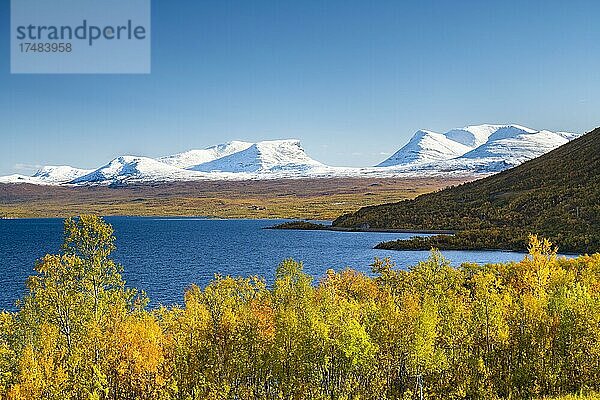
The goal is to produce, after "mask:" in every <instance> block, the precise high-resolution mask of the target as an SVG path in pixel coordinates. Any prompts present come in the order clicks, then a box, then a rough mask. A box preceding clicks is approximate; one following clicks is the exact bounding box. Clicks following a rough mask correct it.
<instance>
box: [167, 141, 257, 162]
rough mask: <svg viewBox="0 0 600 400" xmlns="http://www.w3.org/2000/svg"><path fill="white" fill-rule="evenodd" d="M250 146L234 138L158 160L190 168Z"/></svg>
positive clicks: (250, 144)
mask: <svg viewBox="0 0 600 400" xmlns="http://www.w3.org/2000/svg"><path fill="white" fill-rule="evenodd" d="M250 146H252V143H248V142H242V141H238V140H234V141H231V142H228V143H224V144H218V145H216V146H211V147H207V148H205V149H202V150H189V151H186V152H183V153H178V154H174V155H170V156H165V157H161V158H159V159H158V161H160V162H162V163H164V164H167V165H171V166H173V167H177V168H183V169H191V168H193V167H195V166H196V165H200V164H204V163H207V162H210V161H213V160H217V159H219V158H221V157H225V156H228V155H230V154H233V153H237V152H238V151H242V150H246V149H247V148H248V147H250Z"/></svg>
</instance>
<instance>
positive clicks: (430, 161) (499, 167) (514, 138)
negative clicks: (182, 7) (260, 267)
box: [0, 125, 579, 185]
mask: <svg viewBox="0 0 600 400" xmlns="http://www.w3.org/2000/svg"><path fill="white" fill-rule="evenodd" d="M578 136H579V134H575V133H569V132H551V131H547V130H542V131H537V130H535V129H530V128H526V127H523V126H520V125H471V126H466V127H464V128H457V129H452V130H450V131H448V132H445V133H437V132H433V131H427V130H420V131H417V132H416V133H415V134H414V136H413V137H412V138H411V139H410V141H409V142H408V143H407V144H406V145H405V146H404V147H402V148H401V149H400V150H398V151H397V152H396V153H395V154H394V155H393V156H391V157H390V158H388V159H387V160H385V161H384V162H382V163H381V164H379V165H378V166H376V167H367V168H356V167H331V166H327V165H325V164H322V163H320V162H318V161H316V160H314V159H312V158H311V157H309V156H308V155H307V154H306V152H305V151H304V149H303V148H302V146H301V144H300V141H298V140H295V139H287V140H270V141H263V142H258V143H248V142H240V141H233V142H229V143H225V144H221V145H217V146H212V147H208V148H206V149H203V150H190V151H187V152H183V153H179V154H175V155H171V156H165V157H161V158H158V159H153V158H148V157H138V156H121V157H117V158H115V159H114V160H112V161H110V162H109V163H108V164H106V165H104V166H102V167H100V168H97V169H95V170H84V169H78V168H73V167H68V166H60V167H55V166H50V167H44V168H42V169H40V170H39V171H38V172H36V173H35V174H34V175H33V176H24V175H10V176H5V177H0V183H29V184H35V185H59V184H69V185H110V184H128V183H145V182H173V181H198V180H249V179H280V178H330V177H365V178H379V177H414V176H440V175H443V176H450V175H452V176H473V175H489V174H492V173H496V172H500V171H503V170H505V169H507V168H510V167H513V166H515V165H518V164H521V163H522V162H525V161H527V160H530V159H532V158H535V157H538V156H540V155H542V154H544V153H546V152H548V151H550V150H553V149H555V148H557V147H559V146H561V145H563V144H565V143H567V142H568V141H570V140H572V139H574V138H576V137H578Z"/></svg>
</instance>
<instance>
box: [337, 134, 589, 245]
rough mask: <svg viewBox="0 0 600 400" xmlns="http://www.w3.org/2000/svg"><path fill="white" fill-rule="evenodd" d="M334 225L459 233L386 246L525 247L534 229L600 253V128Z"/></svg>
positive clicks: (360, 212) (554, 239)
mask: <svg viewBox="0 0 600 400" xmlns="http://www.w3.org/2000/svg"><path fill="white" fill-rule="evenodd" d="M333 226H334V227H341V228H366V227H369V228H387V229H419V230H422V229H431V230H433V229H442V230H452V231H455V232H456V235H454V236H443V235H439V236H434V237H431V238H420V239H417V238H415V239H412V240H409V241H394V242H387V243H382V244H381V245H379V246H378V247H379V248H385V249H428V248H430V247H438V248H441V249H482V248H494V249H511V250H523V249H525V247H526V244H527V236H528V234H530V233H534V234H539V235H541V236H544V237H546V238H549V239H551V240H552V242H553V243H555V244H556V245H558V246H559V249H560V250H561V251H564V252H580V253H593V252H600V128H597V129H595V130H594V131H592V132H589V133H588V134H586V135H583V136H581V137H580V138H577V139H575V140H573V141H571V142H569V143H567V144H565V145H563V146H561V147H559V148H557V149H555V150H553V151H551V152H549V153H547V154H545V155H543V156H541V157H539V158H536V159H533V160H531V161H528V162H525V163H524V164H521V165H520V166H518V167H515V168H512V169H509V170H506V171H504V172H502V173H499V174H497V175H493V176H490V177H488V178H484V179H481V180H478V181H474V182H471V183H466V184H464V185H460V186H456V187H452V188H448V189H445V190H442V191H440V192H435V193H430V194H425V195H422V196H419V197H417V198H416V199H414V200H407V201H402V202H399V203H392V204H384V205H381V206H372V207H365V208H362V209H360V210H358V211H357V212H355V213H353V214H346V215H343V216H341V217H339V218H338V219H336V220H335V221H334V222H333Z"/></svg>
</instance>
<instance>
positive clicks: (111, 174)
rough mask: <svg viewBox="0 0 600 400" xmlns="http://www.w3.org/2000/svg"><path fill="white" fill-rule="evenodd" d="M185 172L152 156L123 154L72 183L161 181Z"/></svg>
mask: <svg viewBox="0 0 600 400" xmlns="http://www.w3.org/2000/svg"><path fill="white" fill-rule="evenodd" d="M185 172H187V171H185V170H182V169H181V168H177V167H173V166H171V165H167V164H164V163H161V162H160V161H157V160H154V159H152V158H148V157H137V156H121V157H117V158H115V159H114V160H112V161H111V162H109V163H108V164H106V165H105V166H103V167H100V168H98V169H97V170H95V171H93V172H91V173H89V174H87V175H84V176H81V177H79V178H76V179H74V180H72V183H97V182H106V181H113V182H115V181H116V182H119V181H123V180H130V179H138V180H157V181H160V180H165V179H167V178H171V177H172V178H177V177H180V176H181V175H182V174H184V173H185Z"/></svg>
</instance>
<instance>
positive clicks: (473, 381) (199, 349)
mask: <svg viewBox="0 0 600 400" xmlns="http://www.w3.org/2000/svg"><path fill="white" fill-rule="evenodd" d="M114 240H115V239H114V237H113V230H112V228H111V227H110V225H108V224H106V223H104V221H103V220H102V219H100V218H98V217H93V216H82V217H80V218H77V219H68V220H66V222H65V238H64V244H63V247H62V249H61V251H60V253H59V254H55V255H47V256H45V257H44V258H43V259H41V260H40V261H39V262H38V263H37V265H36V267H35V270H36V273H35V275H34V276H32V277H31V278H30V279H29V281H28V283H27V286H28V292H27V294H26V295H25V296H24V298H23V299H22V300H21V301H20V302H19V303H18V311H17V312H15V313H8V312H3V313H1V314H0V398H3V399H182V400H183V399H411V398H415V396H416V395H417V394H418V392H420V391H421V389H422V391H423V396H424V397H425V398H428V399H500V398H506V399H508V398H512V399H519V398H542V397H544V398H555V397H557V396H561V395H569V396H571V395H572V396H573V397H568V398H573V399H575V398H582V397H579V395H580V394H581V393H582V392H587V391H593V390H598V389H600V255H593V256H581V257H578V258H575V259H565V258H560V257H557V256H556V251H555V249H553V248H552V246H551V244H550V243H549V242H548V241H546V240H541V239H538V238H537V237H534V236H532V237H531V240H530V245H529V255H528V256H526V257H525V258H524V259H523V261H521V262H518V263H507V264H496V265H485V266H481V265H476V264H464V265H462V266H461V267H459V268H453V267H451V266H450V265H449V264H448V262H447V261H446V260H444V258H443V257H442V256H441V254H440V253H439V252H437V251H433V252H432V254H431V256H430V258H429V259H428V260H427V261H425V262H422V263H419V264H418V265H415V266H413V267H411V268H410V269H408V270H402V269H397V268H395V267H394V265H392V264H391V263H390V262H389V261H388V260H376V261H375V262H374V264H373V266H372V268H373V273H372V274H371V275H369V276H367V275H364V274H361V273H358V272H356V271H353V270H344V271H342V272H334V271H328V272H327V274H326V275H325V276H324V277H322V278H321V279H320V280H319V281H318V282H315V281H313V279H312V278H311V277H310V276H308V275H307V274H305V273H303V271H302V264H301V263H297V262H295V261H292V260H286V261H283V262H282V263H281V264H280V265H279V267H278V268H277V272H276V279H275V281H274V282H273V283H272V284H268V283H267V282H265V281H264V280H263V279H261V278H259V277H249V278H234V277H223V276H217V277H215V279H214V280H213V281H212V282H211V283H210V284H209V285H208V286H206V287H205V288H200V287H197V286H192V287H190V288H189V289H188V290H187V291H186V293H185V302H184V304H183V305H182V306H174V307H170V308H164V307H163V308H158V309H149V308H148V306H147V305H148V300H147V298H146V296H145V295H144V293H143V292H139V291H136V290H134V289H131V288H128V287H127V286H126V285H125V282H124V280H123V279H122V277H121V271H122V269H121V267H120V266H119V265H117V264H115V263H114V262H113V261H112V260H111V252H112V251H113V250H114ZM590 398H592V397H590Z"/></svg>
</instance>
